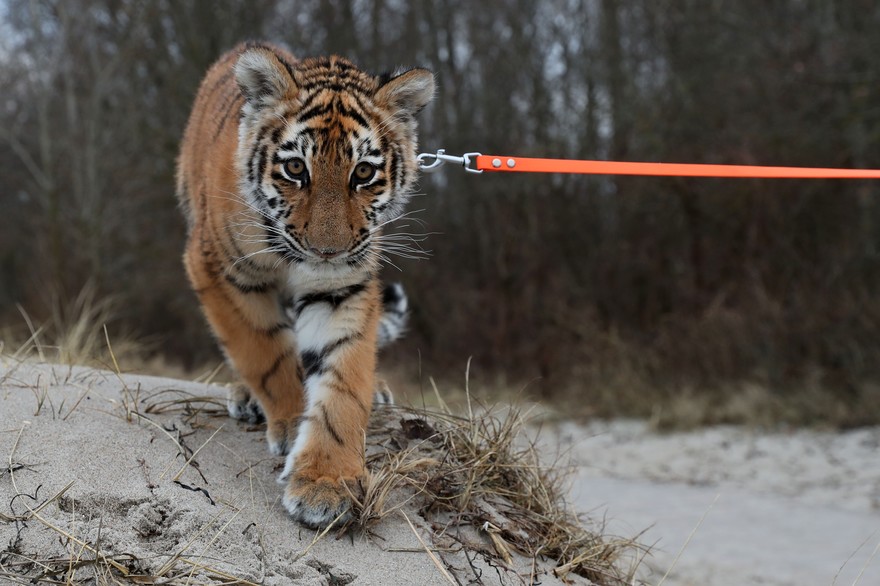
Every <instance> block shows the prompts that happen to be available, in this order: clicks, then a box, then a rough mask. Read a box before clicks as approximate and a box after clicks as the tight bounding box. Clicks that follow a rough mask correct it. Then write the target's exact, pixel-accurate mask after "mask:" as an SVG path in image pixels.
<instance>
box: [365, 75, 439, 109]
mask: <svg viewBox="0 0 880 586" xmlns="http://www.w3.org/2000/svg"><path fill="white" fill-rule="evenodd" d="M375 99H376V102H378V103H380V104H384V105H387V106H390V107H395V106H396V107H397V108H399V109H401V110H405V111H406V112H409V113H410V114H418V112H419V111H420V110H421V109H422V108H424V107H425V106H427V105H428V102H430V101H431V100H432V99H434V74H433V73H431V72H430V71H428V70H427V69H421V68H416V69H410V70H409V71H405V72H403V73H401V74H398V75H395V76H394V77H392V78H391V79H389V80H388V81H386V82H385V83H384V84H382V86H381V87H380V88H379V90H378V91H377V92H376V97H375Z"/></svg>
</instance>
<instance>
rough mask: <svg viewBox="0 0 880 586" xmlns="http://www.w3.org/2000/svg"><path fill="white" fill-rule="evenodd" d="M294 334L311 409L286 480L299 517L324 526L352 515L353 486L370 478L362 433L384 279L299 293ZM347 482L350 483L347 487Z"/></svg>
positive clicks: (287, 499) (287, 501) (288, 501)
mask: <svg viewBox="0 0 880 586" xmlns="http://www.w3.org/2000/svg"><path fill="white" fill-rule="evenodd" d="M294 311H295V313H296V316H297V317H296V338H297V345H298V346H299V350H300V356H301V360H302V368H303V371H304V373H303V376H304V386H305V394H306V398H307V405H306V411H305V413H304V415H303V417H302V421H301V423H300V427H299V432H298V435H297V438H296V443H295V444H294V446H293V449H292V450H291V451H290V454H288V456H287V462H286V465H285V467H284V471H283V472H282V473H281V478H280V480H281V481H286V482H287V488H286V490H285V495H284V506H285V507H286V508H287V510H288V511H289V512H290V514H291V515H292V516H293V517H294V518H295V519H297V520H299V521H302V522H303V523H305V524H307V525H311V526H323V525H327V524H329V523H330V522H332V521H333V520H334V519H337V517H338V518H339V519H340V521H345V520H346V519H347V518H348V517H349V515H350V512H349V509H350V497H349V492H348V491H349V489H351V488H353V484H354V483H355V482H356V481H357V480H358V479H361V478H363V476H364V436H365V431H366V428H367V423H368V420H369V417H370V410H371V407H372V403H373V391H374V388H375V387H374V377H375V369H376V330H377V324H378V319H379V314H380V311H381V300H380V295H379V292H378V283H377V282H376V281H375V279H370V280H368V281H365V282H362V283H356V284H353V285H348V286H345V287H341V288H337V289H335V290H332V291H320V292H312V293H307V294H304V295H301V296H299V297H298V298H297V302H296V305H295V309H294ZM346 485H348V488H347V487H346Z"/></svg>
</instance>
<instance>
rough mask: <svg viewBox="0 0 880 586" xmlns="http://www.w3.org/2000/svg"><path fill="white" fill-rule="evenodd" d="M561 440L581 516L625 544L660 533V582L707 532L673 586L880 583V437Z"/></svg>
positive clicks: (719, 430) (637, 427)
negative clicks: (593, 518)
mask: <svg viewBox="0 0 880 586" xmlns="http://www.w3.org/2000/svg"><path fill="white" fill-rule="evenodd" d="M553 437H554V439H555V440H556V441H555V444H556V445H557V446H566V447H568V449H570V450H571V455H572V459H573V462H574V464H575V465H576V470H577V473H576V478H575V481H574V482H573V486H572V498H573V500H574V502H575V503H576V505H577V506H579V507H580V508H582V509H583V510H590V511H593V512H594V513H595V514H605V515H607V518H608V520H609V525H608V529H609V530H610V531H612V532H616V533H619V534H621V535H633V534H635V533H637V532H638V531H640V530H643V529H645V528H649V529H648V530H647V532H646V533H645V534H644V536H643V537H642V541H643V542H644V543H649V544H656V546H655V551H654V556H653V557H652V559H650V560H649V561H648V563H647V564H646V565H645V570H646V572H645V573H646V575H648V576H650V577H649V579H648V581H649V582H650V583H657V581H659V580H660V578H661V577H662V575H663V574H664V573H665V572H666V570H667V569H669V567H670V565H671V564H672V561H673V559H674V557H675V555H676V554H677V553H678V552H679V551H680V550H681V548H682V546H683V545H684V543H685V542H686V541H687V539H688V536H689V535H690V534H691V532H693V531H694V529H695V528H696V527H697V525H698V524H699V528H697V529H696V531H695V532H694V534H693V538H692V539H691V540H690V542H689V543H688V544H687V547H686V548H685V549H684V551H683V553H682V554H681V558H680V559H679V561H678V563H677V564H676V566H675V569H674V570H673V572H672V573H671V574H670V577H669V579H667V581H666V582H665V584H669V585H681V586H684V585H691V584H692V585H695V586H696V585H705V584H712V585H717V586H727V585H731V586H733V585H741V584H766V585H773V586H795V585H798V586H799V585H803V584H820V585H831V584H840V585H851V584H855V583H858V584H861V585H863V586H873V585H875V584H880V555H877V553H878V552H877V551H876V550H877V548H880V453H878V446H880V428H870V429H861V430H854V431H850V432H846V433H819V432H813V431H794V432H790V433H760V432H757V431H754V430H748V429H743V428H739V427H716V428H711V429H704V430H700V431H697V432H689V433H674V434H668V435H657V434H655V433H651V432H650V431H649V430H648V428H647V426H646V425H645V424H643V423H640V422H625V421H617V422H611V423H594V424H592V425H589V426H587V427H582V426H575V425H563V426H561V427H560V429H558V430H556V432H555V434H554V435H553ZM716 499H717V500H716ZM704 515H705V519H704V520H703V522H702V523H701V524H700V519H701V518H702V517H703V516H704ZM651 569H653V571H652V572H651V571H649V570H651Z"/></svg>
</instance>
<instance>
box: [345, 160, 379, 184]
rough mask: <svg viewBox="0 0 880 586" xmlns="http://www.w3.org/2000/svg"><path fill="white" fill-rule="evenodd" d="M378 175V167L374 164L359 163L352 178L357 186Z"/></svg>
mask: <svg viewBox="0 0 880 586" xmlns="http://www.w3.org/2000/svg"><path fill="white" fill-rule="evenodd" d="M375 174H376V167H374V166H373V165H372V163H358V164H357V167H355V168H354V174H353V175H352V176H351V179H352V181H353V182H354V183H355V184H360V183H366V182H367V181H369V180H370V179H372V178H373V175H375Z"/></svg>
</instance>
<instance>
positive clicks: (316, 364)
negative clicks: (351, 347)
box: [300, 332, 364, 378]
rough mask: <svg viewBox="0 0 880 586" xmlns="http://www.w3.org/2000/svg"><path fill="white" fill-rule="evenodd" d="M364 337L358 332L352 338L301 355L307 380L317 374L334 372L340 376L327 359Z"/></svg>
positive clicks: (343, 338) (345, 338)
mask: <svg viewBox="0 0 880 586" xmlns="http://www.w3.org/2000/svg"><path fill="white" fill-rule="evenodd" d="M363 337H364V335H363V333H361V332H356V333H354V334H352V335H350V336H343V337H342V338H339V339H338V340H336V341H335V342H331V343H329V344H327V345H326V346H324V347H323V348H321V349H320V350H304V351H303V352H302V354H300V361H301V362H302V365H303V369H305V375H306V378H308V377H310V376H312V375H315V374H317V375H321V374H324V373H325V372H328V371H333V372H334V374H335V375H336V376H339V371H337V370H336V369H335V368H333V366H332V365H328V364H327V358H328V357H329V356H330V355H331V354H332V353H333V352H335V351H336V350H338V349H339V348H341V347H343V346H345V345H347V344H350V343H351V342H354V341H355V340H360V339H362V338H363Z"/></svg>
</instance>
